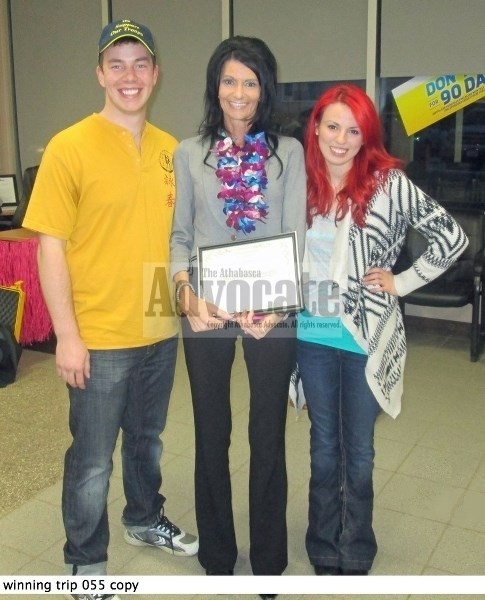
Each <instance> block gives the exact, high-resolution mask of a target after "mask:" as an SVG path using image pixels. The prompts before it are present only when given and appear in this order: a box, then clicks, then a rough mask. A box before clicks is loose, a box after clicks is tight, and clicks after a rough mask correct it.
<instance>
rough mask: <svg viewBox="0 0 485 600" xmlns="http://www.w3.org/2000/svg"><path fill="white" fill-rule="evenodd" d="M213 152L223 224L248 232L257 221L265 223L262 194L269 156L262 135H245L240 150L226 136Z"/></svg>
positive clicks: (265, 182) (264, 187) (265, 211)
mask: <svg viewBox="0 0 485 600" xmlns="http://www.w3.org/2000/svg"><path fill="white" fill-rule="evenodd" d="M213 153H214V155H215V156H217V159H218V160H217V170H216V176H217V177H218V178H219V180H220V182H221V188H222V189H221V191H220V192H219V193H218V194H217V197H218V198H219V199H221V200H224V208H223V212H224V214H225V215H226V216H227V219H226V224H227V226H228V227H232V228H234V229H235V230H236V231H242V232H243V233H251V231H254V230H255V229H256V225H255V223H256V221H261V222H262V223H264V219H265V218H266V216H267V214H268V210H269V206H268V205H267V204H266V203H265V202H264V194H263V190H264V189H266V185H267V183H268V179H267V177H266V168H265V161H266V159H267V158H268V156H269V149H268V145H267V144H266V139H265V135H264V132H260V133H256V134H255V135H245V136H244V146H243V147H242V148H241V147H239V146H237V145H236V144H235V143H234V142H233V140H232V139H231V138H230V137H229V136H227V135H226V134H225V137H224V138H223V139H222V140H219V141H218V142H216V144H215V147H214V149H213Z"/></svg>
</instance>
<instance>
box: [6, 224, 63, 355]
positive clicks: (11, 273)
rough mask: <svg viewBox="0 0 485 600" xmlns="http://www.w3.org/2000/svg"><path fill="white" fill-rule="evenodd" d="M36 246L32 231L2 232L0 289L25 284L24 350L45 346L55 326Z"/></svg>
mask: <svg viewBox="0 0 485 600" xmlns="http://www.w3.org/2000/svg"><path fill="white" fill-rule="evenodd" d="M37 246H38V240H37V234H36V233H34V232H33V231H29V230H28V229H23V228H21V229H10V230H7V231H0V285H3V286H9V285H12V284H13V283H15V282H17V281H22V282H23V284H22V288H23V290H24V292H25V306H24V315H23V321H22V330H21V332H20V343H21V344H22V345H24V346H29V345H31V344H33V343H35V342H43V341H45V340H47V339H49V338H50V336H51V334H52V322H51V320H50V317H49V313H48V312H47V307H46V305H45V302H44V298H43V296H42V292H41V289H40V282H39V271H38V268H37Z"/></svg>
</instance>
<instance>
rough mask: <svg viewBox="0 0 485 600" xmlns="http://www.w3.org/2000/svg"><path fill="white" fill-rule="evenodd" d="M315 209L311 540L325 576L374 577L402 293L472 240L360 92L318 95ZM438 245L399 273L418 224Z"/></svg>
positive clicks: (304, 317) (345, 87) (305, 343)
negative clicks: (384, 416)
mask: <svg viewBox="0 0 485 600" xmlns="http://www.w3.org/2000/svg"><path fill="white" fill-rule="evenodd" d="M305 153H306V166H307V174H308V183H307V192H308V210H307V223H308V231H307V235H306V246H305V257H304V261H303V262H304V274H305V277H304V280H305V285H304V292H305V293H304V295H305V310H304V311H303V312H302V313H300V315H299V316H298V329H297V331H298V334H297V335H298V366H299V371H300V375H301V380H302V384H303V391H304V394H305V399H306V403H307V407H308V411H309V417H310V420H311V433H310V442H311V444H310V454H311V478H310V493H309V503H310V505H309V524H308V530H307V534H306V547H307V552H308V556H309V559H310V562H311V563H312V565H313V566H314V569H315V573H316V574H317V575H367V573H368V572H369V570H370V569H371V567H372V563H373V560H374V557H375V555H376V552H377V543H376V538H375V535H374V531H373V528H372V511H373V486H372V471H373V466H374V425H375V421H376V418H377V416H378V414H379V412H380V411H381V410H384V411H385V412H386V413H388V414H389V415H391V416H392V417H394V418H395V417H396V416H397V415H398V414H399V412H400V408H401V395H402V378H403V369H404V360H405V355H406V340H405V334H404V326H403V320H402V315H401V312H400V310H399V304H398V297H399V296H402V295H405V294H407V293H408V292H410V291H412V290H414V289H416V288H418V287H420V286H422V285H424V284H425V283H427V282H429V281H431V280H432V279H434V278H436V277H438V276H439V275H440V274H441V273H443V272H444V271H445V270H446V269H447V268H448V267H449V266H450V265H451V264H452V263H453V262H454V261H455V260H456V258H457V257H458V256H459V255H460V254H461V252H462V251H463V250H464V249H465V247H466V245H467V243H468V240H467V238H466V236H465V234H464V233H463V231H462V229H461V228H460V226H459V225H458V224H457V223H456V221H455V220H454V219H453V218H452V217H451V216H450V215H449V214H448V213H447V212H446V211H445V209H444V208H443V207H441V206H440V205H439V204H438V203H437V202H436V201H435V200H433V199H432V198H430V197H429V196H427V195H426V194H425V193H424V192H423V191H422V190H420V189H419V188H417V187H416V186H415V185H414V184H413V183H412V182H411V181H410V180H409V179H408V178H407V176H406V175H405V173H404V172H403V171H402V170H401V164H402V163H401V161H400V160H398V159H397V158H395V157H393V156H391V155H390V154H389V153H388V152H387V151H386V150H385V148H384V145H383V141H382V133H381V125H380V120H379V116H378V114H377V112H376V109H375V107H374V105H373V103H372V101H371V100H370V98H369V97H368V96H367V95H366V94H365V92H363V91H362V90H361V89H360V88H359V87H357V86H355V85H351V84H338V85H335V86H333V87H331V88H330V89H329V90H327V91H326V92H325V93H324V94H323V95H322V96H321V97H320V99H319V100H318V101H317V102H316V104H315V106H314V108H313V111H312V113H311V115H310V117H309V121H308V124H307V130H306V135H305ZM410 226H411V227H414V228H416V229H417V230H419V232H420V233H422V234H423V235H424V236H425V238H426V239H427V241H428V246H427V249H426V251H425V252H424V253H423V254H422V255H421V256H420V257H419V258H418V259H417V260H416V261H415V263H414V264H413V265H412V267H411V268H409V269H408V270H406V271H404V272H402V273H400V274H398V275H394V274H393V273H392V268H393V266H394V264H395V262H396V259H397V257H398V255H399V252H400V250H401V247H402V245H403V242H404V238H405V235H406V230H407V228H408V227H410Z"/></svg>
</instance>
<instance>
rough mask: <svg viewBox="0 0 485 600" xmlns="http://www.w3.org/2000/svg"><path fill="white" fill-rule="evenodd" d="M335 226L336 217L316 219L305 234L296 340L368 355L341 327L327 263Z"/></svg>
mask: <svg viewBox="0 0 485 600" xmlns="http://www.w3.org/2000/svg"><path fill="white" fill-rule="evenodd" d="M337 227H338V224H337V223H336V221H335V215H328V216H327V217H322V216H317V217H315V218H314V220H313V224H312V227H311V229H309V230H308V231H307V234H306V245H305V261H304V262H305V270H307V271H308V273H306V274H305V275H306V276H307V277H308V280H307V281H306V282H305V284H304V290H303V291H304V297H305V310H304V311H302V312H301V313H300V314H299V315H298V317H297V338H298V339H299V340H302V341H304V342H312V343H314V344H322V345H324V346H331V347H333V348H339V349H340V350H347V351H349V352H357V353H359V354H367V352H366V351H365V350H364V349H363V348H361V346H359V344H358V343H357V342H356V341H355V339H354V337H353V336H352V334H351V333H350V332H349V330H348V329H347V328H346V327H345V326H344V324H343V323H342V319H341V318H340V316H339V315H340V311H341V307H342V302H341V300H340V295H339V289H338V286H337V284H335V283H334V282H333V281H331V278H330V269H329V266H330V262H331V257H332V253H334V252H338V251H339V249H338V248H335V237H336V232H337Z"/></svg>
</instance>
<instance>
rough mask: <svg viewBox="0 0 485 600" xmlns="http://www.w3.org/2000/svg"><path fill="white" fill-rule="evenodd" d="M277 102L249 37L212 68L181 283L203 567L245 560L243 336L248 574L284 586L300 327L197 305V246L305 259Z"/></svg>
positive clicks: (299, 156) (296, 150)
mask: <svg viewBox="0 0 485 600" xmlns="http://www.w3.org/2000/svg"><path fill="white" fill-rule="evenodd" d="M275 99H276V61H275V58H274V56H273V54H272V53H271V51H270V50H269V49H268V47H267V46H266V44H265V43H264V42H262V41H261V40H259V39H257V38H247V37H241V36H236V37H233V38H230V39H228V40H225V41H223V42H222V43H221V44H220V45H219V46H218V47H217V48H216V50H215V51H214V53H213V55H212V57H211V58H210V60H209V64H208V67H207V86H206V92H205V117H204V121H203V123H202V125H201V128H200V135H199V136H198V137H194V138H191V139H188V140H184V141H182V142H181V144H180V145H179V147H178V148H177V150H176V153H175V157H174V167H175V176H176V186H177V202H176V207H175V215H174V223H173V229H172V237H171V261H172V274H173V277H174V281H175V283H176V299H177V305H178V309H179V311H180V313H181V314H182V315H183V317H182V332H183V338H184V351H185V359H186V363H187V369H188V374H189V378H190V384H191V391H192V403H193V410H194V421H195V435H196V457H195V461H196V466H195V496H196V516H197V525H198V530H199V555H198V556H199V562H200V564H201V565H202V567H204V569H205V570H206V573H207V574H208V575H214V574H217V575H218V574H223V575H232V574H233V570H234V566H235V564H236V559H237V553H238V550H237V543H236V536H235V530H234V522H233V513H232V505H231V494H232V491H231V481H230V474H229V458H228V451H229V445H230V437H231V427H232V424H231V405H230V379H231V369H232V364H233V360H234V355H235V344H236V339H237V337H238V336H241V337H242V346H243V351H244V359H245V361H246V366H247V371H248V378H249V388H250V412H249V444H250V450H251V460H250V478H249V528H250V561H251V566H252V570H253V573H254V574H256V575H280V574H281V573H282V572H283V571H284V570H285V568H286V566H287V530H286V516H285V513H286V499H287V478H286V466H285V422H286V411H287V403H288V402H287V401H288V385H289V380H290V376H291V371H292V367H293V364H294V361H295V336H294V323H293V320H294V316H292V315H290V316H289V318H288V315H283V314H277V313H274V312H272V313H266V314H264V315H263V317H262V318H261V317H260V316H259V315H258V316H256V315H255V314H254V312H252V311H249V312H247V313H243V314H238V315H232V314H229V313H227V312H226V311H225V310H223V308H221V307H219V306H216V305H215V304H213V303H211V302H208V301H206V300H204V299H203V298H199V297H198V296H197V295H196V291H197V285H196V282H197V249H198V247H201V246H207V245H214V244H230V243H232V242H237V241H241V240H249V239H255V238H266V237H268V236H274V235H277V234H281V233H287V232H293V231H296V232H297V239H298V242H299V244H300V253H301V254H300V255H302V254H303V253H302V250H303V240H304V237H305V205H306V178H305V170H304V161H303V149H302V147H301V144H300V143H299V142H298V141H297V140H295V139H292V138H287V137H282V136H278V135H276V134H275V133H274V129H273V124H272V114H273V111H274V104H275ZM261 260H264V257H263V256H262V257H261ZM234 268H235V269H238V268H244V265H240V264H234ZM238 493H241V491H239V492H238ZM263 596H265V597H266V596H268V597H270V595H263Z"/></svg>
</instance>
